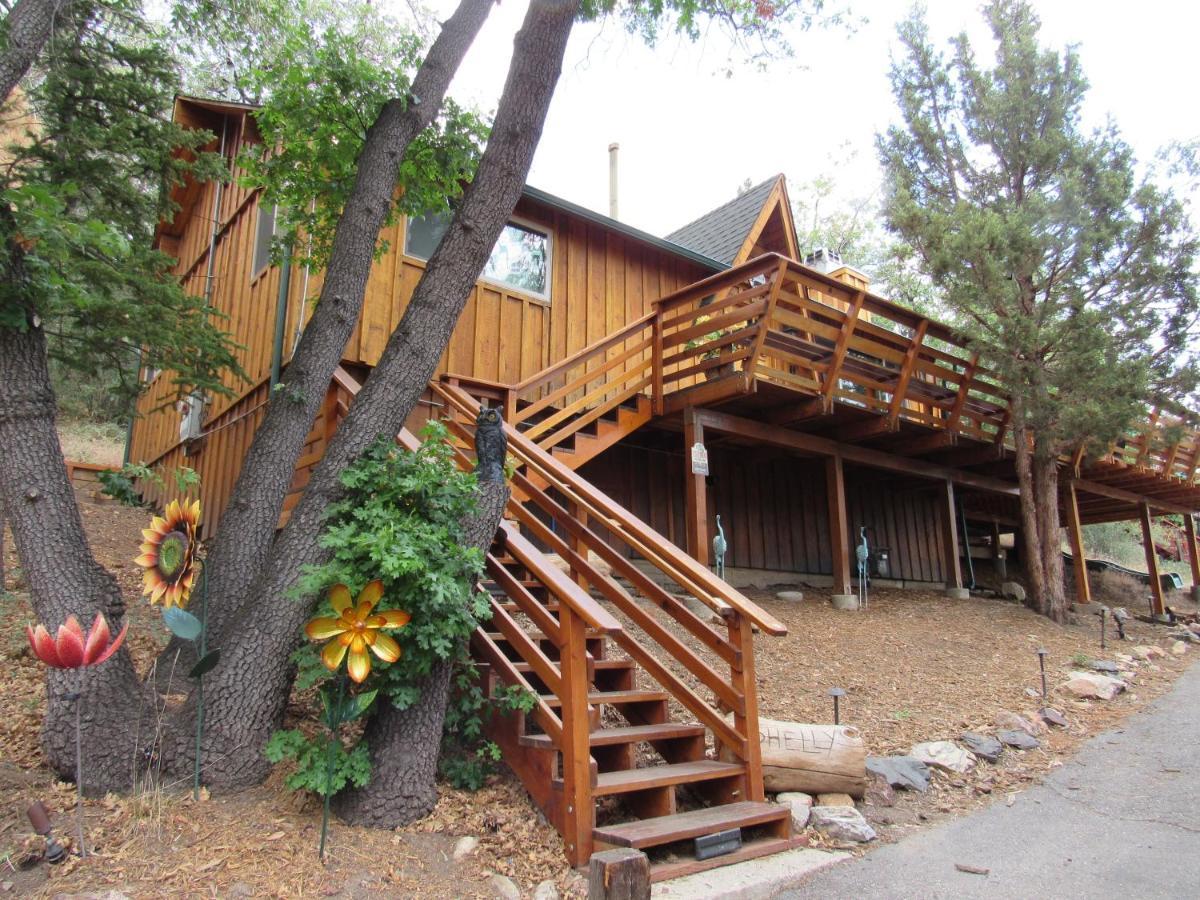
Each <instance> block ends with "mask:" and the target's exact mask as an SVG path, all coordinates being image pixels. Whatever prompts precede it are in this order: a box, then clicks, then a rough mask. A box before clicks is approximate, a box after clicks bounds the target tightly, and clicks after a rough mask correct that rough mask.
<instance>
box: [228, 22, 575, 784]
mask: <svg viewBox="0 0 1200 900" xmlns="http://www.w3.org/2000/svg"><path fill="white" fill-rule="evenodd" d="M578 9H579V4H578V0H533V2H531V3H530V6H529V11H528V13H527V15H526V18H525V23H524V24H523V26H522V28H521V31H520V32H519V33H518V34H517V36H516V39H515V41H514V54H513V59H512V65H511V68H510V71H509V75H508V80H507V81H506V83H505V87H504V93H503V95H502V97H501V99H500V103H499V106H498V109H497V113H496V121H495V124H494V125H493V128H492V134H491V137H490V139H489V140H488V145H487V150H486V151H485V152H484V155H483V158H482V159H481V161H480V164H479V170H478V172H477V174H476V176H475V179H474V180H473V181H472V183H471V184H470V185H469V186H468V188H467V191H466V193H465V195H464V197H463V200H462V202H461V203H460V205H459V208H458V210H457V212H456V214H455V216H454V219H453V221H452V222H451V224H450V227H449V229H448V230H447V232H446V235H445V237H443V239H442V242H441V244H440V245H439V247H438V249H437V250H436V251H435V253H434V255H433V257H432V258H431V259H430V261H429V263H428V265H427V266H426V269H425V273H424V275H423V276H422V278H421V281H420V282H419V283H418V285H417V288H416V290H415V292H414V294H413V297H412V299H411V300H410V302H409V305H408V308H407V309H406V311H405V314H404V316H403V318H402V319H401V321H400V324H399V325H398V326H397V328H396V331H395V332H394V333H393V334H392V337H391V339H390V340H389V342H388V345H387V348H386V349H385V350H384V353H383V356H382V358H381V359H380V362H379V365H378V366H376V367H375V369H373V370H372V372H371V374H370V376H369V377H368V379H367V381H366V383H365V384H364V386H363V389H362V391H360V392H359V395H358V397H357V398H356V399H355V401H354V403H353V404H352V405H351V407H350V411H349V413H348V414H347V416H346V418H345V420H344V421H343V422H342V424H341V425H340V426H339V428H338V430H337V432H336V433H335V434H334V437H333V440H332V441H331V442H330V445H329V447H327V448H326V451H325V454H324V455H323V457H322V459H321V461H320V463H319V464H318V466H317V468H316V469H315V470H314V471H313V473H312V476H311V478H310V480H309V484H308V486H307V488H306V490H305V493H304V496H303V497H302V499H301V501H300V503H299V505H298V506H297V507H296V509H295V510H294V511H293V513H292V516H291V518H290V519H289V520H288V524H287V526H286V527H285V528H284V530H283V531H282V532H281V533H280V535H279V538H278V539H277V540H276V542H275V546H274V547H273V549H272V553H271V557H270V562H269V563H268V564H267V565H265V566H263V567H261V568H262V573H263V574H262V578H261V579H259V580H258V581H257V582H256V583H255V586H254V588H253V589H252V590H251V591H250V593H249V597H250V600H249V601H248V602H247V604H246V605H245V606H244V607H243V608H242V609H241V610H239V612H238V614H237V615H236V618H235V620H234V627H231V628H230V629H229V630H228V634H227V635H226V636H225V638H223V641H224V644H223V648H222V650H223V657H222V663H221V666H220V667H219V668H218V669H217V670H215V671H214V673H213V674H214V676H215V677H214V679H213V680H214V682H215V683H214V685H213V689H212V693H211V703H210V707H209V708H210V710H211V716H210V718H209V721H210V723H211V728H210V729H209V731H208V733H207V734H206V747H207V749H206V759H207V760H210V761H211V763H208V762H206V771H208V772H209V778H210V783H212V784H213V785H215V786H222V787H236V786H242V785H245V784H250V783H255V782H257V781H260V780H261V779H262V778H263V777H265V775H266V772H267V769H268V767H267V764H266V761H265V760H264V759H263V757H262V754H261V752H260V751H261V748H262V746H263V744H264V742H265V741H266V740H267V739H268V738H269V737H270V734H271V732H272V730H274V729H275V728H276V727H277V726H278V723H279V721H280V720H281V718H282V715H283V710H284V706H285V705H286V702H287V697H288V693H289V690H290V687H291V682H292V677H293V673H292V669H291V666H290V665H289V663H288V657H289V656H290V654H291V653H292V652H293V650H294V649H295V648H296V646H297V645H298V643H299V641H300V638H301V632H300V629H301V626H302V625H303V623H304V620H305V618H306V617H307V614H308V612H309V610H310V608H311V598H308V599H307V600H305V601H304V602H299V601H290V600H284V601H281V600H280V599H278V598H282V597H285V596H287V594H288V591H289V590H290V589H291V587H292V585H293V584H294V582H295V579H296V577H297V575H298V574H299V572H300V569H301V567H302V566H303V565H305V564H308V563H317V562H319V561H320V560H321V559H322V557H323V551H322V549H321V547H320V546H319V543H318V542H319V538H320V533H321V525H322V517H323V514H324V510H325V508H326V506H327V505H328V503H329V502H331V501H332V500H333V499H335V498H336V497H337V496H338V494H339V491H340V484H339V482H338V474H339V473H340V472H341V471H342V469H344V468H345V467H346V466H347V465H349V464H350V463H352V462H353V461H354V460H355V459H356V458H357V457H358V456H359V455H360V454H361V453H362V452H363V450H364V449H365V448H366V447H368V446H369V445H370V444H371V442H372V441H374V440H375V438H376V437H378V436H379V435H380V434H395V433H397V432H398V431H399V430H400V428H401V427H402V426H403V425H404V422H405V421H406V420H407V418H408V416H409V414H410V413H411V411H412V409H413V408H414V406H415V405H416V402H417V400H418V399H419V398H420V396H421V394H422V392H423V391H424V390H425V388H426V386H427V385H428V383H429V379H430V378H431V377H432V376H433V373H434V371H435V369H436V367H437V363H438V360H439V358H440V357H441V355H442V352H443V351H444V349H445V347H446V345H447V343H448V342H449V339H450V334H451V332H452V331H453V329H454V326H455V323H456V322H457V321H458V317H459V314H460V313H461V311H462V308H463V306H464V305H465V304H466V300H467V297H468V295H469V293H470V291H471V288H472V287H473V286H474V283H475V281H476V279H477V278H478V276H479V273H480V272H481V271H482V269H483V266H484V264H485V263H486V262H487V258H488V256H489V254H490V253H491V249H492V247H493V245H494V244H495V241H496V239H497V238H498V237H499V235H500V232H501V230H502V229H503V228H504V225H505V223H506V222H507V219H508V216H509V215H510V214H511V212H512V210H513V208H514V207H515V206H516V203H517V200H518V199H519V197H520V194H521V190H522V188H523V186H524V180H525V175H526V173H528V171H529V165H530V163H531V162H532V159H533V153H534V150H535V149H536V147H537V143H538V140H539V138H540V137H541V132H542V126H543V125H544V123H545V118H546V112H547V110H548V108H549V105H550V100H551V98H552V96H553V94H554V88H555V85H556V84H557V81H558V76H559V73H560V71H561V68H562V57H563V53H564V51H565V49H566V43H567V38H568V37H569V35H570V32H571V26H572V24H573V21H574V18H575V15H576V13H577V12H578ZM310 327H311V326H310ZM256 601H261V602H256ZM206 693H207V688H206Z"/></svg>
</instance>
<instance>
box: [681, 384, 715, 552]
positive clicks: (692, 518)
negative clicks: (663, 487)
mask: <svg viewBox="0 0 1200 900" xmlns="http://www.w3.org/2000/svg"><path fill="white" fill-rule="evenodd" d="M703 443H704V424H703V423H702V422H701V421H700V420H699V416H698V414H697V410H696V408H695V407H694V406H689V407H688V408H687V409H685V410H684V411H683V472H684V475H683V477H684V480H685V482H686V486H687V490H686V494H685V507H684V508H685V510H686V511H685V514H684V518H685V519H686V520H687V549H688V553H690V554H691V556H692V559H694V560H696V562H698V563H700V565H702V566H707V565H708V564H709V556H708V485H707V483H706V482H705V476H704V475H696V474H694V473H693V472H692V447H693V446H694V445H696V444H703Z"/></svg>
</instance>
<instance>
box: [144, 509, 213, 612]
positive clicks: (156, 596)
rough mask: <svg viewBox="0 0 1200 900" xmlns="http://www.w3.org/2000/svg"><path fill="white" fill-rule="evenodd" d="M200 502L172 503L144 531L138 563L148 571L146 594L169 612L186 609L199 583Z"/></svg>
mask: <svg viewBox="0 0 1200 900" xmlns="http://www.w3.org/2000/svg"><path fill="white" fill-rule="evenodd" d="M199 522H200V501H199V500H197V501H195V502H194V503H188V502H187V501H186V500H185V501H184V502H183V503H180V502H179V501H178V500H172V501H171V502H170V503H168V504H167V508H166V510H164V512H163V515H161V516H155V517H154V518H153V520H151V522H150V527H149V528H143V529H142V537H144V538H145V540H144V541H143V542H142V546H141V551H142V553H141V556H139V557H138V558H137V559H135V560H134V562H135V563H137V564H138V565H139V566H141V567H142V569H143V570H144V572H143V574H142V592H143V593H144V594H145V595H146V596H147V597H149V598H150V602H151V603H155V604H157V603H158V602H159V601H162V604H163V606H164V607H167V608H168V609H169V608H170V607H173V606H178V607H185V606H187V602H188V599H189V598H190V597H191V594H192V587H193V586H194V585H195V583H196V530H197V527H198V525H199Z"/></svg>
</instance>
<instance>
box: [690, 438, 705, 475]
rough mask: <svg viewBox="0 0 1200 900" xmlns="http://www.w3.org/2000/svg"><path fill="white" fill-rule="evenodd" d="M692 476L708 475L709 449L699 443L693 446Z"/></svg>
mask: <svg viewBox="0 0 1200 900" xmlns="http://www.w3.org/2000/svg"><path fill="white" fill-rule="evenodd" d="M692 474H693V475H708V449H707V448H706V447H705V446H704V445H703V444H702V443H700V442H699V441H696V443H694V444H692Z"/></svg>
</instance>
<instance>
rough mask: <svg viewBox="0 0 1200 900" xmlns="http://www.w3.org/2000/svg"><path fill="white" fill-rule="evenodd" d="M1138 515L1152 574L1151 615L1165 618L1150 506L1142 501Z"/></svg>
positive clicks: (1147, 562)
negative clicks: (1151, 528) (1151, 526)
mask: <svg viewBox="0 0 1200 900" xmlns="http://www.w3.org/2000/svg"><path fill="white" fill-rule="evenodd" d="M1138 514H1139V518H1140V519H1141V521H1142V546H1143V547H1144V548H1145V549H1146V568H1147V570H1148V571H1149V572H1150V596H1151V597H1153V600H1152V602H1151V608H1150V614H1151V615H1154V616H1163V615H1166V606H1165V604H1164V603H1163V589H1162V581H1160V580H1159V577H1158V553H1157V551H1155V549H1154V535H1153V533H1152V532H1151V531H1150V518H1151V516H1150V504H1149V503H1146V502H1145V501H1142V503H1141V504H1139V505H1138Z"/></svg>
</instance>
